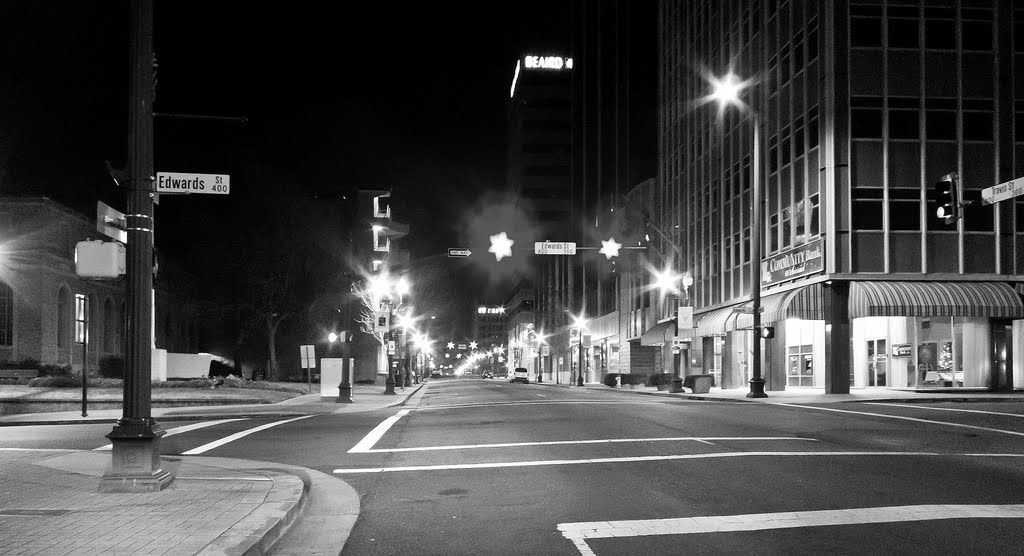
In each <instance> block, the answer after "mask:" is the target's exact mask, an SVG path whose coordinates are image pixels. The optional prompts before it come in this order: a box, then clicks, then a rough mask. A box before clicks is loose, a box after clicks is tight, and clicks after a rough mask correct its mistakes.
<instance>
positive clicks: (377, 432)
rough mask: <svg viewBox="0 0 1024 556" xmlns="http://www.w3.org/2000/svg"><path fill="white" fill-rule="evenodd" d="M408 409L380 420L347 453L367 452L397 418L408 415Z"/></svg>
mask: <svg viewBox="0 0 1024 556" xmlns="http://www.w3.org/2000/svg"><path fill="white" fill-rule="evenodd" d="M409 411H410V410H408V409H403V410H401V411H399V412H398V413H396V414H394V415H392V416H391V417H388V418H387V419H384V421H382V422H381V424H379V425H377V426H376V427H374V429H373V430H372V431H370V433H369V434H367V435H366V436H364V437H363V439H362V440H360V441H359V443H358V444H356V445H355V446H353V447H352V448H351V449H350V450H349V451H348V453H350V454H359V453H364V452H369V451H370V449H371V448H373V445H374V444H376V443H377V441H378V440H380V438H381V437H382V436H384V433H386V432H388V429H390V428H391V427H392V426H394V424H395V423H397V422H398V420H399V419H401V418H402V417H405V416H406V415H408V414H409Z"/></svg>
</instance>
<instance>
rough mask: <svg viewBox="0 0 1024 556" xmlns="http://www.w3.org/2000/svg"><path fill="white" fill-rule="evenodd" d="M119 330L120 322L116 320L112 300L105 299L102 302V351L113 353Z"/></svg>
mask: <svg viewBox="0 0 1024 556" xmlns="http://www.w3.org/2000/svg"><path fill="white" fill-rule="evenodd" d="M120 328H121V320H120V318H118V315H117V310H116V309H115V308H114V300H113V299H110V298H109V297H108V298H107V300H106V301H104V302H103V351H105V352H106V353H115V352H116V351H117V344H118V334H117V333H118V331H119V330H120Z"/></svg>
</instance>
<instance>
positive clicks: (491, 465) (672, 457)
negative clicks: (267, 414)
mask: <svg viewBox="0 0 1024 556" xmlns="http://www.w3.org/2000/svg"><path fill="white" fill-rule="evenodd" d="M939 455H943V456H950V455H956V454H938V453H936V452H716V453H711V454H673V455H666V456H627V457H617V458H584V459H549V460H533V461H498V462H487V463H452V464H444V465H406V466H398V467H355V468H350V469H335V470H334V473H336V474H338V475H347V474H355V473H395V472H402V471H442V470H455V469H495V468H502V467H541V466H555V465H586V464H593V463H636V462H645V461H671V460H699V459H714V458H743V457H823V456H824V457H858V456H868V457H871V456H883V457H906V456H939Z"/></svg>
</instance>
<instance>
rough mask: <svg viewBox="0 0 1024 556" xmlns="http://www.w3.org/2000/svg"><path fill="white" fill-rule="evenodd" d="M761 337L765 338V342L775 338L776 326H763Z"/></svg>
mask: <svg viewBox="0 0 1024 556" xmlns="http://www.w3.org/2000/svg"><path fill="white" fill-rule="evenodd" d="M761 337H762V338H764V339H765V340H770V339H772V338H774V337H775V327H774V326H762V327H761Z"/></svg>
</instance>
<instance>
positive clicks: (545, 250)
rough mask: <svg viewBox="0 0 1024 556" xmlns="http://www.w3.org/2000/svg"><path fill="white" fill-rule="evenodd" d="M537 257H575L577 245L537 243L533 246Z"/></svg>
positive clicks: (563, 242)
mask: <svg viewBox="0 0 1024 556" xmlns="http://www.w3.org/2000/svg"><path fill="white" fill-rule="evenodd" d="M533 252H534V254H536V255H575V254H576V243H575V242H572V241H537V242H534V244H533Z"/></svg>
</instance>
